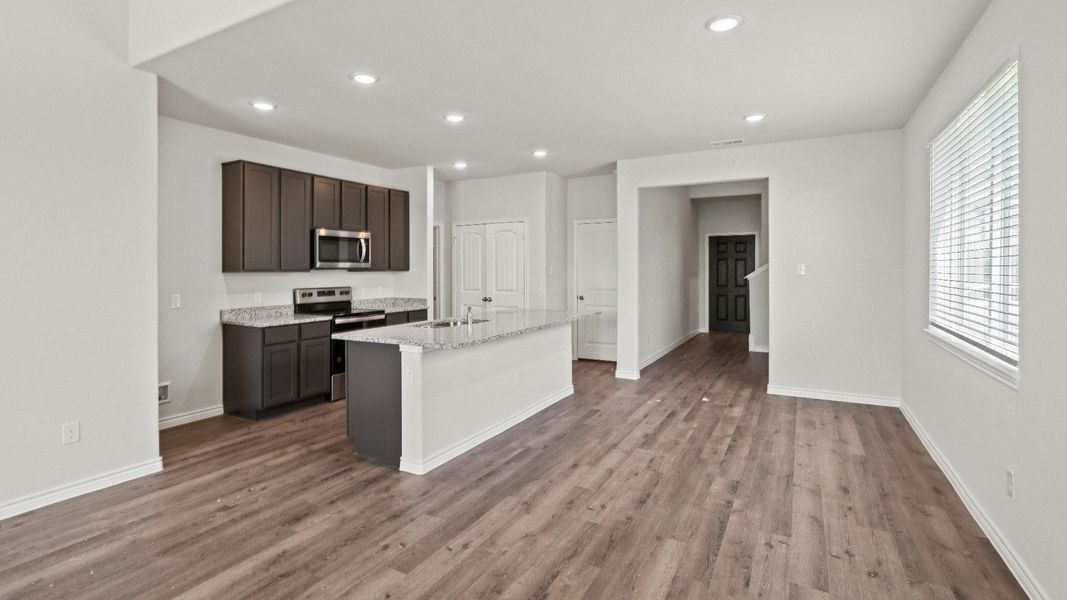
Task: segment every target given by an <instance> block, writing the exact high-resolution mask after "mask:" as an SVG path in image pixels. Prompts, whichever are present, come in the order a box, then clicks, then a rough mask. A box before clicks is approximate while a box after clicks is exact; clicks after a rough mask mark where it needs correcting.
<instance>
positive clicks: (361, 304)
mask: <svg viewBox="0 0 1067 600" xmlns="http://www.w3.org/2000/svg"><path fill="white" fill-rule="evenodd" d="M426 307H427V304H426V299H425V298H361V299H358V300H353V301H352V308H354V309H362V310H384V311H385V312H387V313H397V312H408V311H413V310H426ZM329 320H330V316H329V315H298V314H295V313H294V312H293V305H292V304H279V305H272V306H248V307H244V308H224V309H222V310H220V311H219V321H221V322H222V324H223V325H240V326H242V327H280V326H283V325H299V324H300V323H312V322H315V321H329Z"/></svg>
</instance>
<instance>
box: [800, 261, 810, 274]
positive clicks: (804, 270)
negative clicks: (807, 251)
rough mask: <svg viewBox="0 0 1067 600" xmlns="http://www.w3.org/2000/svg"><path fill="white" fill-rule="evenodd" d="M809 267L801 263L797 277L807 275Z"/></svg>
mask: <svg viewBox="0 0 1067 600" xmlns="http://www.w3.org/2000/svg"><path fill="white" fill-rule="evenodd" d="M807 273H808V265H806V264H804V263H800V264H798V265H797V275H807Z"/></svg>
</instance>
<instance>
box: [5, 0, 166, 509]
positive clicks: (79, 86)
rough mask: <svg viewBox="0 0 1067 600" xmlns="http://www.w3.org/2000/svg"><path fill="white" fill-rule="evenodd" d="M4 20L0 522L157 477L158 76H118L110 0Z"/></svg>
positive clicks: (26, 7) (120, 31)
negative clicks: (62, 499) (75, 426)
mask: <svg viewBox="0 0 1067 600" xmlns="http://www.w3.org/2000/svg"><path fill="white" fill-rule="evenodd" d="M2 12H3V18H2V19H0V80H3V82H4V84H3V85H4V92H3V93H0V121H2V122H3V123H4V125H3V133H2V134H0V185H2V187H3V189H4V190H5V191H6V198H5V200H4V206H5V210H6V214H5V216H4V218H3V219H2V220H0V272H2V273H3V285H4V293H3V294H0V324H2V325H0V327H2V330H3V332H4V333H3V337H2V338H0V339H2V340H3V341H2V344H3V352H2V354H3V356H4V360H3V361H2V362H0V381H2V382H3V392H2V395H0V407H2V414H3V418H2V419H0V440H3V441H2V444H0V445H2V447H3V452H0V518H3V517H6V516H9V515H10V514H14V513H16V512H20V511H22V510H27V509H29V508H32V507H34V506H36V505H40V504H42V503H46V502H48V501H55V500H58V499H59V496H41V494H42V493H43V492H46V491H47V490H53V489H55V488H61V487H64V486H67V485H69V484H72V483H74V482H77V481H79V480H84V479H89V478H95V477H99V476H101V475H104V474H108V473H113V472H115V471H119V470H122V471H123V473H121V474H118V475H115V478H114V479H113V480H112V482H115V481H116V480H118V479H123V478H128V477H130V476H133V475H136V474H143V473H144V472H146V471H151V470H156V469H158V468H159V448H158V435H157V431H156V398H155V395H156V389H155V385H156V309H155V305H156V302H155V298H156V291H155V290H156V202H155V196H156V78H155V76H153V75H149V74H147V73H142V72H138V71H135V70H133V69H131V68H130V67H129V66H128V65H126V62H125V56H126V52H125V46H126V27H125V22H126V3H125V2H124V1H122V0H100V1H98V2H92V3H71V2H63V1H57V0H8V1H6V2H4V6H3V11H2ZM71 421H80V422H81V442H80V443H77V444H72V445H68V446H62V445H60V431H61V426H62V424H64V423H67V422H71ZM81 491H88V490H87V489H84V488H83V489H82V490H81ZM69 492H70V490H68V493H69ZM61 495H62V493H61ZM20 501H24V502H20Z"/></svg>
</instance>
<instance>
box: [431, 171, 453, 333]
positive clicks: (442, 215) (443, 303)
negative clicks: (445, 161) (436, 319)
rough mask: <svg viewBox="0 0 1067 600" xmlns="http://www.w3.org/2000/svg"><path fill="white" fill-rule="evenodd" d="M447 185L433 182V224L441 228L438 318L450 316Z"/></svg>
mask: <svg viewBox="0 0 1067 600" xmlns="http://www.w3.org/2000/svg"><path fill="white" fill-rule="evenodd" d="M447 189H448V184H447V183H445V182H444V181H440V180H434V182H433V223H434V225H438V226H440V227H441V248H440V253H441V255H440V256H439V257H438V262H439V265H438V268H439V269H440V274H439V277H440V278H441V281H440V283H439V284H438V285H439V286H440V289H439V290H438V293H439V294H440V296H439V297H438V298H437V302H438V303H439V304H440V312H439V315H440V318H442V319H443V318H445V317H447V316H449V315H451V314H452V277H451V274H452V227H451V226H450V225H449V221H448V192H447Z"/></svg>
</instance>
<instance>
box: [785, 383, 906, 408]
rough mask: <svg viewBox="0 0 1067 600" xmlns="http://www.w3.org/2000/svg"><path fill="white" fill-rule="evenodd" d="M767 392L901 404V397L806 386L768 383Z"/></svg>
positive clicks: (799, 396)
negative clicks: (816, 388)
mask: <svg viewBox="0 0 1067 600" xmlns="http://www.w3.org/2000/svg"><path fill="white" fill-rule="evenodd" d="M767 393H768V394H771V395H774V396H792V397H794V398H811V399H812V400H832V401H834V402H851V403H853V404H870V405H872V406H893V407H898V406H900V398H889V397H886V396H871V395H868V394H849V393H843V392H827V391H824V390H807V389H804V388H791V387H783V386H778V385H768V386H767Z"/></svg>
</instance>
